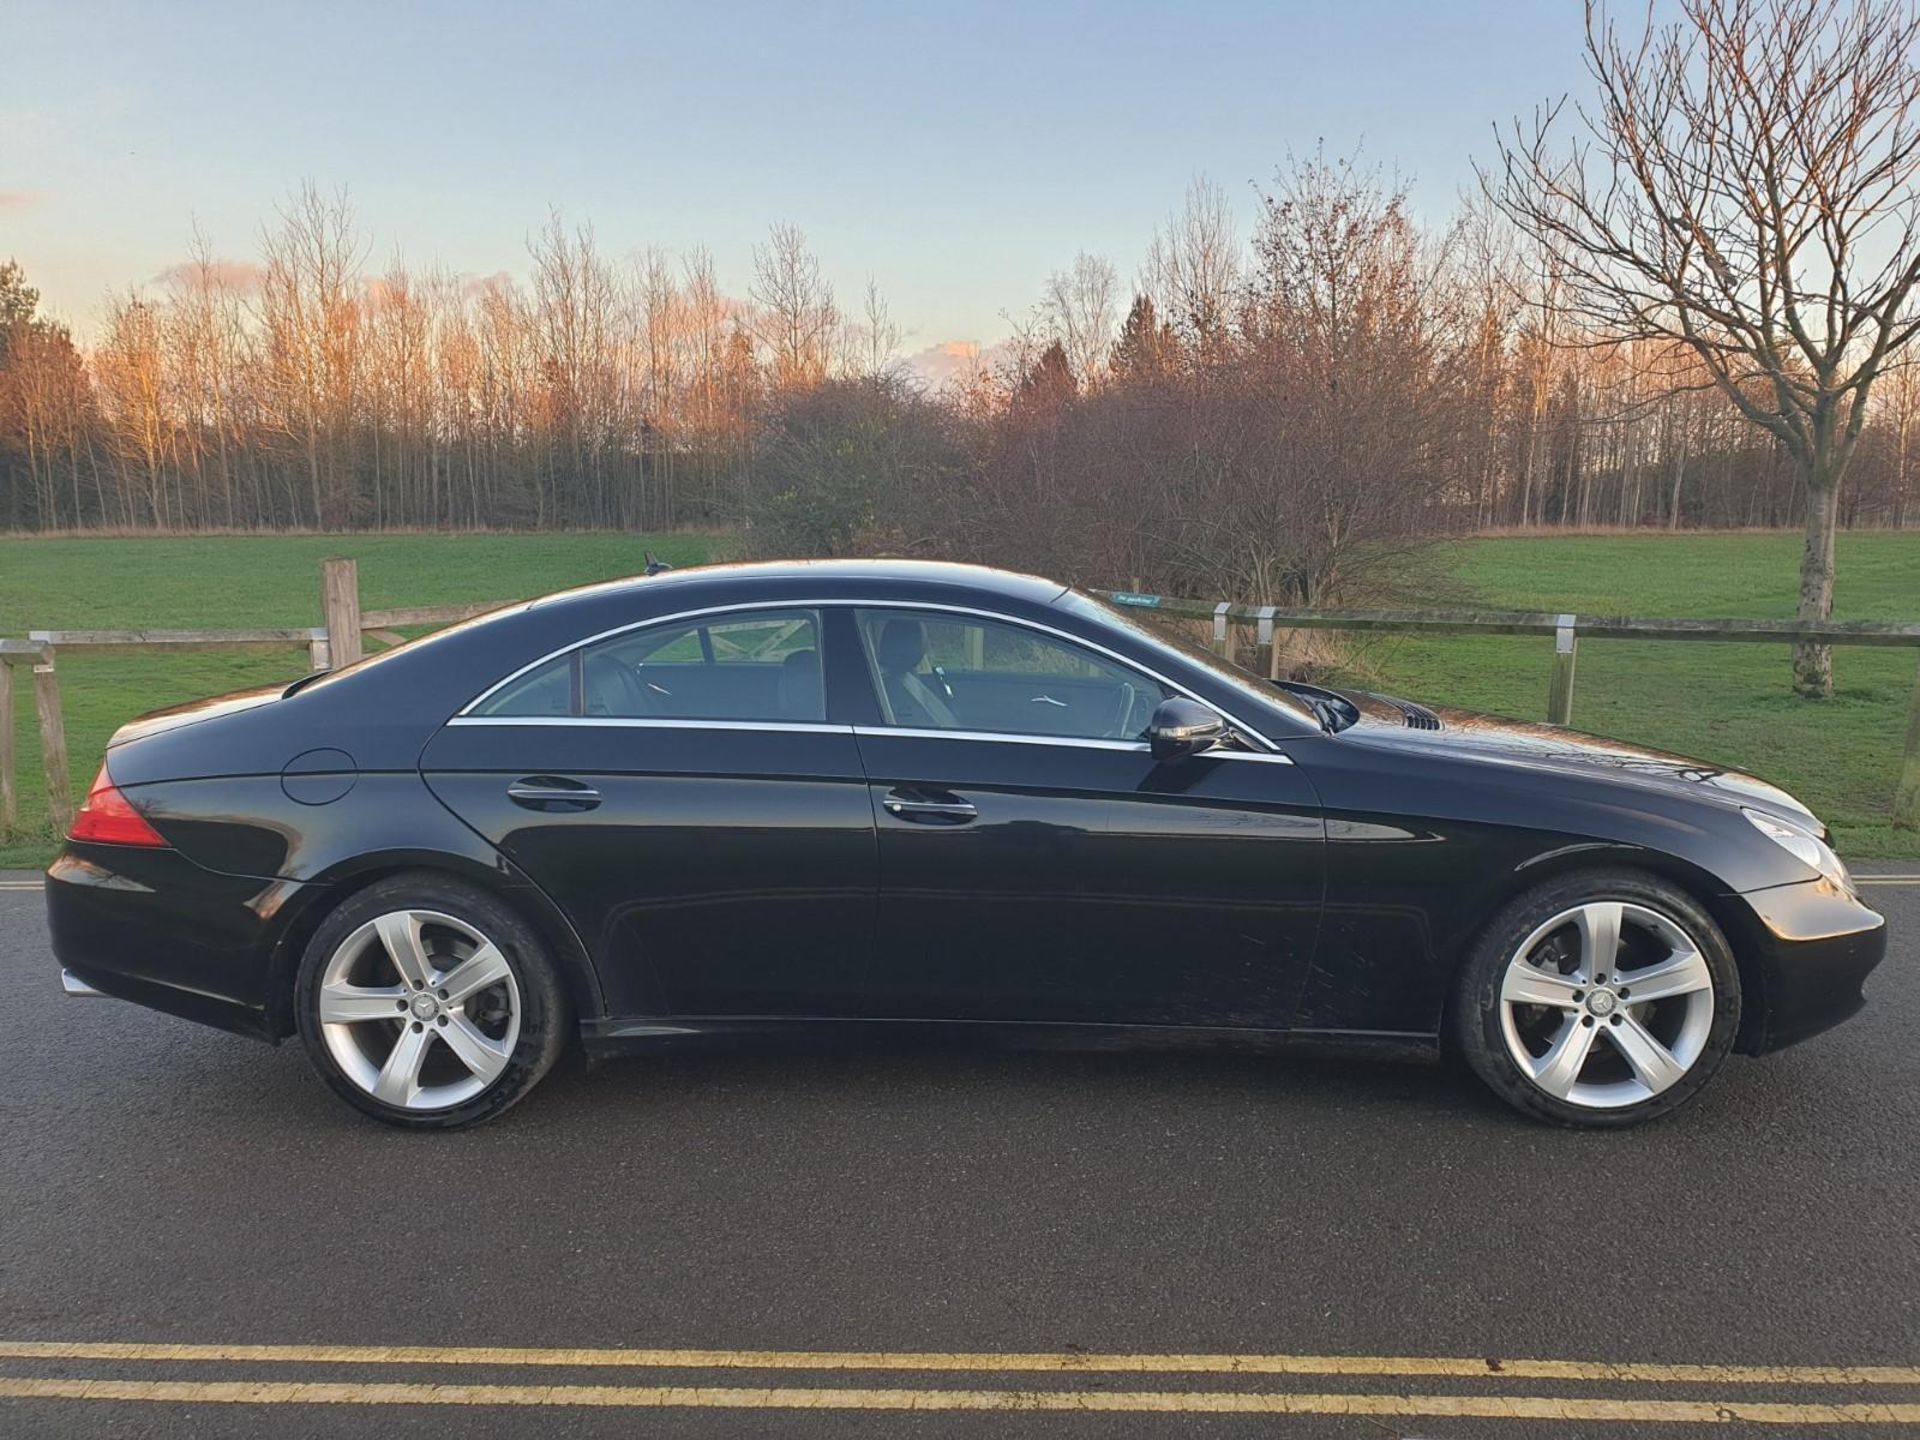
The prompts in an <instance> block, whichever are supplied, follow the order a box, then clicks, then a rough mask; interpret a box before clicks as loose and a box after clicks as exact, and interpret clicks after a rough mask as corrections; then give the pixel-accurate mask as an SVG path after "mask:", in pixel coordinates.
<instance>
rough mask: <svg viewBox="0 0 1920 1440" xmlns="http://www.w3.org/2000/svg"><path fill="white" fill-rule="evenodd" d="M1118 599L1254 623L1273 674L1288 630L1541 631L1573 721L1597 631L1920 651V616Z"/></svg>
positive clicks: (1180, 614)
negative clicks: (1740, 616) (1655, 614)
mask: <svg viewBox="0 0 1920 1440" xmlns="http://www.w3.org/2000/svg"><path fill="white" fill-rule="evenodd" d="M1097 593H1098V594H1100V595H1102V596H1104V597H1105V598H1106V599H1108V600H1110V601H1112V602H1113V603H1114V604H1116V605H1123V606H1126V607H1128V608H1130V609H1138V610H1144V611H1149V612H1152V613H1154V614H1158V615H1166V616H1170V617H1173V618H1176V619H1188V620H1211V621H1212V622H1213V645H1214V648H1215V649H1216V650H1219V651H1220V652H1221V653H1222V654H1225V653H1226V652H1227V649H1228V646H1229V634H1230V629H1231V627H1232V626H1235V625H1251V626H1253V627H1255V637H1256V643H1257V644H1258V645H1259V646H1260V648H1261V649H1263V650H1265V651H1266V652H1267V657H1268V658H1267V667H1268V673H1269V674H1276V675H1277V673H1278V667H1279V658H1280V654H1281V649H1280V647H1279V646H1278V645H1275V644H1274V643H1273V637H1274V633H1275V632H1276V631H1281V630H1354V631H1363V632H1364V631H1389V632H1397V633H1401V634H1426V635H1541V636H1552V637H1553V642H1554V644H1553V657H1552V662H1551V668H1550V670H1549V672H1548V677H1547V719H1548V721H1549V723H1551V724H1554V725H1571V724H1572V723H1573V678H1574V671H1575V668H1576V666H1577V664H1578V660H1579V651H1580V637H1581V636H1583V635H1584V636H1586V637H1587V638H1588V639H1591V640H1660V641H1681V642H1692V643H1696V644H1698V643H1711V644H1722V645H1725V644H1739V643H1746V644H1775V645H1782V644H1784V645H1791V644H1796V643H1798V642H1800V641H1803V640H1811V641H1814V642H1816V643H1818V644H1822V645H1871V646H1879V647H1895V648H1905V649H1912V650H1916V651H1920V622H1914V621H1908V620H1826V621H1809V620H1682V619H1639V618H1635V617H1632V616H1624V615H1585V616H1582V615H1574V614H1566V613H1560V612H1556V611H1551V610H1544V611H1525V610H1519V611H1462V610H1299V609H1289V608H1286V607H1284V606H1278V605H1236V604H1234V603H1232V602H1231V601H1226V600H1221V601H1214V602H1209V601H1204V600H1180V599H1175V598H1173V597H1171V596H1166V595H1140V594H1134V593H1131V592H1128V591H1124V590H1102V591H1099V592H1097ZM1893 823H1894V824H1895V825H1896V826H1898V827H1900V828H1901V829H1903V830H1915V829H1920V669H1917V670H1916V673H1915V676H1914V687H1913V698H1912V700H1911V701H1910V702H1909V703H1908V710H1907V737H1906V746H1905V750H1904V753H1903V755H1902V757H1901V764H1900V778H1899V780H1898V782H1897V783H1896V785H1895V788H1894V796H1893Z"/></svg>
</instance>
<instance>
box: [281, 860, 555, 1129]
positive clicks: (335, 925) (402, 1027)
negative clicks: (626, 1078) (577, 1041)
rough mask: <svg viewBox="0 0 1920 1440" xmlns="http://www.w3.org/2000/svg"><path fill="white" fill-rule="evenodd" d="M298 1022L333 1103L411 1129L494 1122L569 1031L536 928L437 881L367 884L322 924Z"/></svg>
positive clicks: (304, 971) (299, 998) (533, 1081)
mask: <svg viewBox="0 0 1920 1440" xmlns="http://www.w3.org/2000/svg"><path fill="white" fill-rule="evenodd" d="M462 967H464V968H462ZM389 1006H391V1007H392V1009H391V1011H389V1010H388V1007H389ZM294 1023H295V1025H296V1027H297V1028H298V1030H299V1032H300V1039H301V1041H302V1043H304V1044H305V1046H306V1049H307V1056H308V1058H309V1059H310V1060H311V1061H312V1062H313V1066H314V1068H315V1069H316V1070H317V1071H319V1072H320V1078H321V1079H323V1080H325V1081H326V1082H327V1084H328V1085H329V1086H330V1087H331V1088H332V1089H333V1091H334V1093H335V1094H337V1095H339V1096H340V1098H341V1099H343V1100H345V1101H346V1102H347V1103H348V1104H349V1105H352V1106H353V1107H354V1108H355V1109H357V1110H359V1111H361V1112H362V1113H364V1114H367V1115H371V1116H372V1117H373V1118H374V1119H376V1120H381V1121H384V1122H385V1123H387V1124H389V1125H397V1126H400V1127H402V1128H404V1129H409V1130H457V1129H460V1128H462V1127H464V1126H467V1125H477V1124H479V1123H480V1122H481V1121H483V1120H490V1119H492V1118H493V1117H494V1116H496V1115H498V1114H500V1112H501V1111H503V1110H505V1109H507V1108H508V1107H509V1106H511V1105H514V1104H516V1103H517V1102H518V1101H520V1100H521V1099H522V1098H524V1097H525V1096H526V1094H527V1092H528V1091H530V1090H532V1089H533V1087H534V1086H535V1085H537V1084H539V1083H540V1080H541V1078H542V1077H543V1076H544V1075H545V1074H546V1073H547V1071H548V1070H550V1069H551V1068H552V1067H553V1063H554V1061H555V1060H557V1059H558V1058H559V1056H560V1053H561V1051H562V1050H563V1049H564V1048H565V1045H566V1040H567V1037H568V1035H569V1034H570V1033H571V1031H572V1016H571V1012H570V1010H569V1007H568V1004H567V999H566V994H565V991H564V990H563V988H562V986H561V983H560V976H559V973H558V971H557V970H556V969H555V967H554V963H553V958H552V956H551V955H549V954H548V952H547V948H546V946H545V945H544V944H542V943H541V941H540V938H539V936H538V935H537V934H535V933H534V930H533V928H532V927H531V926H530V925H528V924H527V922H526V921H525V920H523V919H522V918H521V917H520V916H519V915H518V914H517V913H515V912H514V911H513V910H512V909H511V908H510V907H509V906H507V905H506V904H504V903H502V902H501V901H500V900H498V899H496V898H495V897H494V896H492V895H490V894H488V893H487V892H486V891H484V890H481V889H479V888H478V887H476V886H473V885H469V884H466V883H465V882H463V881H460V880H456V879H454V878H452V877H451V876H446V875H440V874H436V873H432V872H427V871H418V872H413V873H409V874H405V875H395V876H392V877H391V878H389V879H386V880H381V881H379V882H377V883H376V884H373V885H370V886H368V887H367V888H366V889H365V890H362V891H360V892H358V893H357V894H354V895H351V896H349V897H348V898H347V899H346V900H344V901H342V902H341V904H340V905H339V906H338V907H337V908H336V909H335V910H334V911H333V913H332V914H330V915H328V916H327V917H326V919H325V920H323V921H322V922H321V924H320V928H319V929H318V930H317V931H315V932H314V936H313V939H312V940H310V941H309V942H308V944H307V948H306V951H305V953H304V954H303V955H302V956H301V960H300V968H299V972H298V975H297V977H296V979H295V982H294Z"/></svg>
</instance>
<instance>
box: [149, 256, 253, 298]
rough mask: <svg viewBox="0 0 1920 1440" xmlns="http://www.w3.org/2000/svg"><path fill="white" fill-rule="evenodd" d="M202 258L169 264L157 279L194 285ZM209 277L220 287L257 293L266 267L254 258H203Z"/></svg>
mask: <svg viewBox="0 0 1920 1440" xmlns="http://www.w3.org/2000/svg"><path fill="white" fill-rule="evenodd" d="M202 265H203V262H201V261H199V260H182V261H181V262H180V263H179V264H178V265H169V266H168V267H167V268H166V269H164V270H162V271H161V272H160V273H159V274H158V275H156V276H154V277H153V278H154V280H155V281H156V282H157V283H158V284H161V285H191V284H193V283H194V282H195V281H196V280H197V279H198V278H199V277H200V274H201V270H202ZM204 266H205V273H206V278H207V279H208V280H210V281H211V282H212V283H213V284H214V285H215V286H216V287H217V288H219V289H222V290H232V291H234V292H235V293H237V294H240V295H253V294H256V293H258V291H259V289H260V285H261V282H262V281H264V280H265V279H266V274H267V267H266V266H264V265H259V264H256V263H255V262H254V261H252V260H209V261H206V262H204Z"/></svg>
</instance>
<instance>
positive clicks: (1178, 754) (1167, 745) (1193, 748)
mask: <svg viewBox="0 0 1920 1440" xmlns="http://www.w3.org/2000/svg"><path fill="white" fill-rule="evenodd" d="M1226 738H1227V722H1226V721H1225V720H1223V719H1221V718H1220V716H1219V715H1217V714H1215V713H1214V712H1213V711H1212V710H1209V709H1208V708H1207V707H1206V706H1204V705H1202V704H1201V703H1200V702H1199V701H1198V700H1189V699H1187V698H1185V697H1184V696H1181V695H1175V696H1173V697H1172V698H1171V699H1168V700H1162V701H1161V702H1160V704H1159V705H1158V706H1157V707H1155V709H1154V712H1153V719H1152V720H1150V721H1148V722H1147V744H1148V745H1149V746H1151V747H1152V750H1153V758H1154V759H1156V760H1178V759H1180V758H1182V757H1183V756H1187V755H1198V754H1199V753H1200V752H1201V751H1202V750H1205V749H1208V748H1209V747H1211V746H1213V745H1217V744H1218V743H1219V742H1220V741H1222V740H1224V739H1226Z"/></svg>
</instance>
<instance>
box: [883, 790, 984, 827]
mask: <svg viewBox="0 0 1920 1440" xmlns="http://www.w3.org/2000/svg"><path fill="white" fill-rule="evenodd" d="M880 803H881V804H882V805H884V806H885V807H886V810H887V813H888V814H889V815H897V816H899V817H900V818H901V819H902V820H913V821H917V822H918V823H920V824H922V825H964V824H966V823H967V822H968V821H969V820H972V819H975V818H976V817H978V815H979V814H980V812H979V811H978V810H976V809H974V808H973V803H972V802H971V801H969V800H962V799H960V798H958V797H957V796H954V797H950V798H948V799H945V800H930V799H928V798H927V797H926V796H924V795H922V794H920V793H919V792H917V791H913V790H894V791H890V792H889V793H888V795H887V797H886V799H884V800H882V801H881V802H880Z"/></svg>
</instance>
